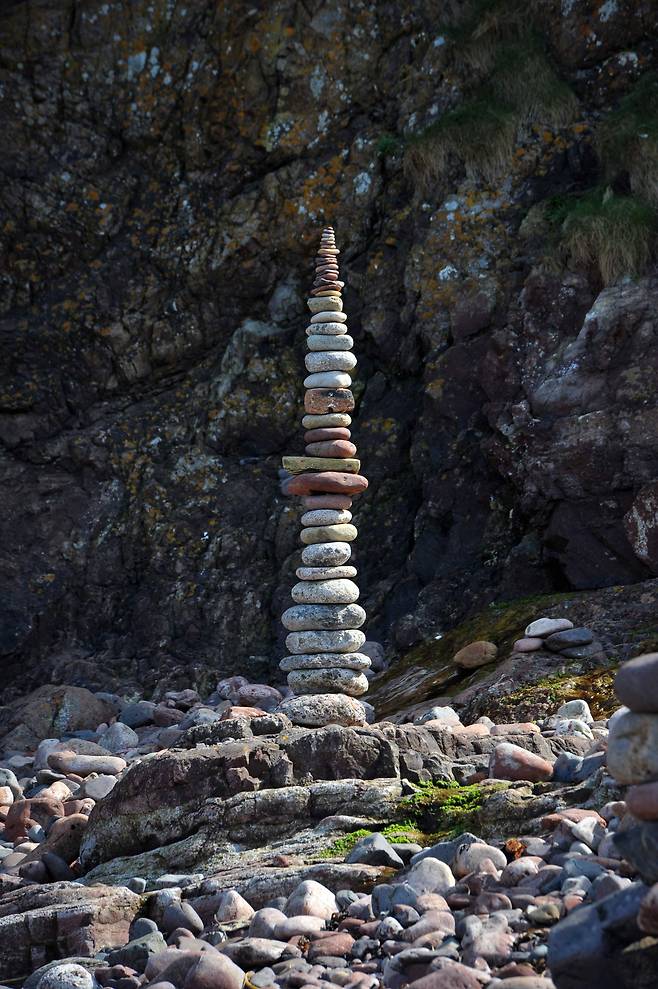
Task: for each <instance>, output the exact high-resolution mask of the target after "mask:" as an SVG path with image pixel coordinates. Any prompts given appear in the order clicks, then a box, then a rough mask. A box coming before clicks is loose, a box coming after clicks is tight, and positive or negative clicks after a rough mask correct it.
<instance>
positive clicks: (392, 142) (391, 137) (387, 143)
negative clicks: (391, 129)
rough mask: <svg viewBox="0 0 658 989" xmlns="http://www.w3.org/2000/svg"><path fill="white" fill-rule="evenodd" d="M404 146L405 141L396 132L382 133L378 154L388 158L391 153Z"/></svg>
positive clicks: (378, 143)
mask: <svg viewBox="0 0 658 989" xmlns="http://www.w3.org/2000/svg"><path fill="white" fill-rule="evenodd" d="M402 146H403V142H402V141H401V140H400V138H399V137H396V136H395V134H382V136H381V137H380V138H379V140H378V141H377V148H376V150H377V154H378V155H379V157H380V158H388V156H389V155H394V154H395V152H396V151H399V150H400V149H401V148H402Z"/></svg>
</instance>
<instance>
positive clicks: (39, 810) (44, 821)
mask: <svg viewBox="0 0 658 989" xmlns="http://www.w3.org/2000/svg"><path fill="white" fill-rule="evenodd" d="M53 817H64V804H63V803H62V802H61V800H53V799H51V798H49V797H32V798H31V799H30V800H16V801H15V802H14V803H13V804H12V805H11V807H10V809H9V811H8V812H7V819H6V821H5V834H4V837H5V840H6V841H15V840H16V838H18V837H20V836H21V835H24V834H27V831H28V830H29V829H30V828H31V827H32V825H33V824H40V825H41V827H44V828H45V827H46V826H47V825H48V824H49V823H50V821H51V820H52V818H53Z"/></svg>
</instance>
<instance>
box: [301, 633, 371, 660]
mask: <svg viewBox="0 0 658 989" xmlns="http://www.w3.org/2000/svg"><path fill="white" fill-rule="evenodd" d="M365 641H366V637H365V635H364V634H363V632H361V631H359V630H358V629H355V628H342V629H336V630H335V631H331V632H327V631H316V630H311V629H309V630H307V631H304V632H290V633H289V634H288V635H287V636H286V649H287V650H288V651H289V652H292V653H297V654H303V653H320V652H326V653H339V652H356V651H357V650H358V649H360V648H361V646H362V645H363V643H364V642H365ZM319 665H320V666H321V665H322V664H321V663H320V664H319ZM338 665H340V664H338Z"/></svg>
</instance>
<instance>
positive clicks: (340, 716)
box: [277, 694, 367, 728]
mask: <svg viewBox="0 0 658 989" xmlns="http://www.w3.org/2000/svg"><path fill="white" fill-rule="evenodd" d="M277 713H278V714H285V715H286V717H288V718H290V720H291V721H292V723H293V725H300V726H301V727H304V728H319V727H321V726H322V725H343V726H344V727H346V728H349V727H350V726H359V725H365V724H366V721H367V719H366V709H365V707H364V706H363V704H362V703H361V702H360V701H357V700H356V698H354V697H346V696H345V694H304V695H303V696H302V697H287V698H286V699H285V700H284V701H281V703H280V705H279V707H278V708H277Z"/></svg>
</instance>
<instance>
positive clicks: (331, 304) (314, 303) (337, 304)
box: [306, 296, 343, 313]
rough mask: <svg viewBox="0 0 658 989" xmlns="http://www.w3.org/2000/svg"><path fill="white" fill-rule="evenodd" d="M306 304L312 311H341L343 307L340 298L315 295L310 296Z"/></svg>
mask: <svg viewBox="0 0 658 989" xmlns="http://www.w3.org/2000/svg"><path fill="white" fill-rule="evenodd" d="M306 305H307V306H308V308H309V309H310V310H311V312H312V313H318V312H323V311H324V312H328V311H331V312H341V311H342V308H343V300H342V299H340V298H337V297H336V298H333V299H329V298H323V299H318V298H317V297H316V296H311V298H310V299H307V300H306Z"/></svg>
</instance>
